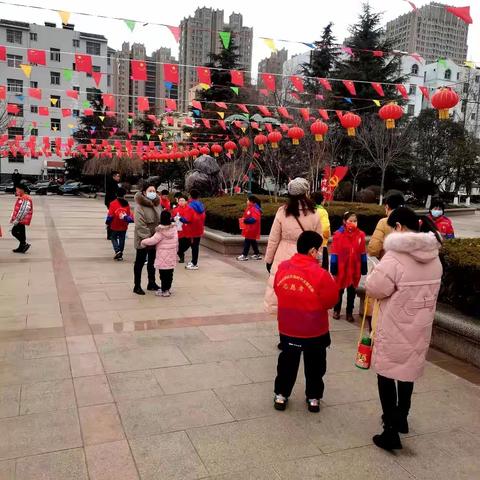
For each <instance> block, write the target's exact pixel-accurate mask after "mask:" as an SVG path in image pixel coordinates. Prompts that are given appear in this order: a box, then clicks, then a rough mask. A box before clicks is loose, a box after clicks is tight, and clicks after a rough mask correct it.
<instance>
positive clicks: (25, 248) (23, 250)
mask: <svg viewBox="0 0 480 480" xmlns="http://www.w3.org/2000/svg"><path fill="white" fill-rule="evenodd" d="M30 247H31V245H30V244H29V243H26V244H25V245H24V246H23V248H22V249H21V250H20V253H27V251H28V249H29V248H30Z"/></svg>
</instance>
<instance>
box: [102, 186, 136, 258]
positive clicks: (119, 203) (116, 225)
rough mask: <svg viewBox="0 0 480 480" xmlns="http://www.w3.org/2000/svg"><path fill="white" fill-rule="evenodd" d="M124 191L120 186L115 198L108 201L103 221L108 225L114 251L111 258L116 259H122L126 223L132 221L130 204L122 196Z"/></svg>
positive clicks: (126, 228)
mask: <svg viewBox="0 0 480 480" xmlns="http://www.w3.org/2000/svg"><path fill="white" fill-rule="evenodd" d="M126 193H127V191H126V190H125V189H124V188H121V187H120V188H119V189H118V190H117V198H116V199H115V200H113V201H112V202H111V203H110V206H109V207H108V213H107V219H106V221H105V223H106V224H107V225H108V226H109V227H110V240H111V241H112V246H113V251H114V252H115V256H114V257H113V259H114V260H117V261H121V260H123V250H124V248H125V237H126V234H127V230H128V224H129V223H132V222H133V215H132V211H131V210H130V205H129V204H128V201H127V200H125V198H124V197H125V194H126Z"/></svg>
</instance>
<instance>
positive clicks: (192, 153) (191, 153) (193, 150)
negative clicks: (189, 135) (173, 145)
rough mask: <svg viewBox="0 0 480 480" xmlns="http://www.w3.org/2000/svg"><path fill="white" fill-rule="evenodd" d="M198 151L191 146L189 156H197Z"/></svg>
mask: <svg viewBox="0 0 480 480" xmlns="http://www.w3.org/2000/svg"><path fill="white" fill-rule="evenodd" d="M199 153H200V152H199V151H198V148H192V149H191V150H190V156H191V157H195V158H197V157H198V154H199Z"/></svg>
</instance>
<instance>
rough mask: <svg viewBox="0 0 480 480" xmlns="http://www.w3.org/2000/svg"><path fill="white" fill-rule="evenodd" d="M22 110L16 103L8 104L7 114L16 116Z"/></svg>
mask: <svg viewBox="0 0 480 480" xmlns="http://www.w3.org/2000/svg"><path fill="white" fill-rule="evenodd" d="M19 111H20V109H19V108H18V105H16V104H15V103H8V104H7V113H10V114H12V115H16V114H17V113H18V112H19Z"/></svg>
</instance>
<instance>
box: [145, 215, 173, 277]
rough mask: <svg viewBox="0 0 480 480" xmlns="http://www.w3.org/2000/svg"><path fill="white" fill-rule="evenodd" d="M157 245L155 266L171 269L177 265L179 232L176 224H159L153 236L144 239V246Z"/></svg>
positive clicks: (161, 268) (160, 268)
mask: <svg viewBox="0 0 480 480" xmlns="http://www.w3.org/2000/svg"><path fill="white" fill-rule="evenodd" d="M153 245H155V248H156V254H155V268H158V269H159V270H170V269H172V268H175V266H176V265H177V250H178V233H177V227H176V226H175V224H171V225H159V226H158V227H157V228H156V229H155V234H154V235H153V237H150V238H145V239H144V240H142V246H144V247H151V246H153Z"/></svg>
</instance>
